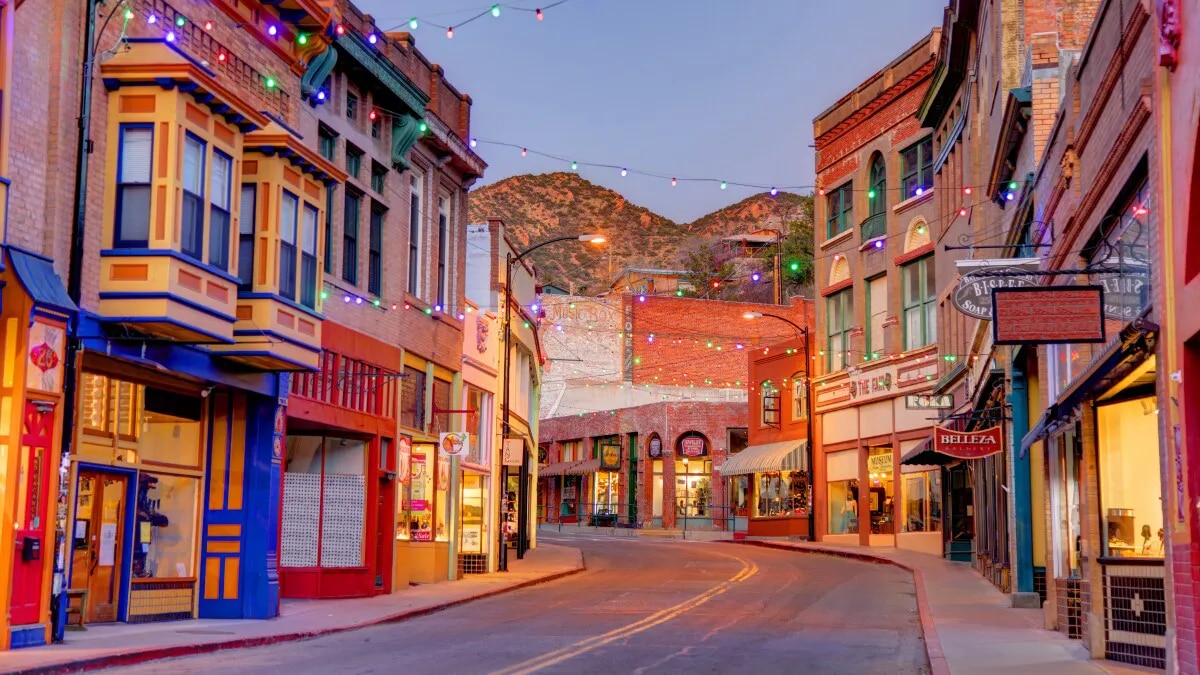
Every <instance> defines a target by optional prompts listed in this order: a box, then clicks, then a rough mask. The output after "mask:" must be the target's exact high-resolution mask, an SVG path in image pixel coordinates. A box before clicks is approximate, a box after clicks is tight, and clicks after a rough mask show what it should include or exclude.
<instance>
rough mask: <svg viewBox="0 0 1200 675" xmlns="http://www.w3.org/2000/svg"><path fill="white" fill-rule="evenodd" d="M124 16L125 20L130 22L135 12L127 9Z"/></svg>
mask: <svg viewBox="0 0 1200 675" xmlns="http://www.w3.org/2000/svg"><path fill="white" fill-rule="evenodd" d="M124 16H125V20H126V21H128V20H130V19H132V18H133V10H132V9H126V10H125V14H124Z"/></svg>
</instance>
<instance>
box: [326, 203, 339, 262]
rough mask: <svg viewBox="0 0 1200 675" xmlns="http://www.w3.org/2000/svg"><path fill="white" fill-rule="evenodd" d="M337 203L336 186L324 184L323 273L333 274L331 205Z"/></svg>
mask: <svg viewBox="0 0 1200 675" xmlns="http://www.w3.org/2000/svg"><path fill="white" fill-rule="evenodd" d="M336 203H337V186H336V185H327V186H325V264H324V268H325V274H333V206H334V204H336Z"/></svg>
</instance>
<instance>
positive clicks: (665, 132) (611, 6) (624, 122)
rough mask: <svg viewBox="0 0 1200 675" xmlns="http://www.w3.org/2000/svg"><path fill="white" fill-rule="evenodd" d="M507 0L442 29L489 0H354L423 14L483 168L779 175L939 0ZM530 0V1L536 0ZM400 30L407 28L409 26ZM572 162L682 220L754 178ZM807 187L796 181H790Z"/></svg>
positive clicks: (914, 34) (420, 40)
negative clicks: (818, 125)
mask: <svg viewBox="0 0 1200 675" xmlns="http://www.w3.org/2000/svg"><path fill="white" fill-rule="evenodd" d="M553 1H554V0H515V1H514V2H512V3H511V5H510V4H504V5H503V6H502V10H501V15H500V17H499V18H493V17H492V16H491V15H490V14H489V15H487V16H484V17H482V18H479V19H477V20H475V21H474V22H473V23H470V24H468V25H466V26H462V27H461V28H458V29H456V30H455V32H454V39H452V40H450V39H447V38H446V33H445V30H444V29H441V28H437V27H435V26H433V25H431V24H432V23H437V24H441V25H447V24H454V23H459V22H461V21H463V20H465V19H467V18H469V17H471V16H472V15H474V14H477V13H479V12H480V11H482V10H486V9H487V8H488V7H489V6H490V4H491V0H405V1H403V2H397V0H357V4H358V5H359V7H360V8H361V9H362V11H364V12H366V13H370V14H372V15H373V16H374V17H375V21H376V24H377V25H378V26H379V27H380V28H382V29H388V28H392V27H394V26H396V25H398V24H402V23H403V24H407V21H408V19H409V17H411V16H414V15H415V16H417V17H421V18H425V19H426V21H425V22H423V23H422V25H421V26H419V27H418V29H417V30H416V31H413V33H414V34H415V35H416V39H417V47H418V48H419V49H420V50H421V51H422V52H423V53H424V54H425V55H426V57H427V58H428V59H429V60H430V61H432V62H434V63H438V64H440V65H441V66H442V67H443V68H444V69H445V71H446V76H447V78H448V79H449V81H450V82H451V83H453V84H454V86H456V87H457V88H458V89H459V90H460V91H463V92H466V93H468V94H470V95H471V98H472V99H474V102H475V103H474V107H473V112H472V135H474V136H475V137H477V138H479V139H480V141H481V142H480V143H479V145H478V147H477V148H476V149H475V151H476V152H478V153H479V154H480V155H481V156H482V157H483V158H484V160H486V161H487V162H488V164H489V168H488V170H487V175H486V176H485V177H484V179H483V181H481V182H480V183H477V184H476V186H479V185H482V184H484V183H490V182H495V181H498V180H500V179H503V178H506V177H508V176H512V175H516V174H521V173H541V172H549V171H561V170H569V169H570V165H569V164H568V163H565V162H559V161H555V160H551V159H546V158H541V157H537V156H535V155H534V154H532V153H530V154H529V155H528V156H526V157H521V153H520V150H517V149H513V148H506V147H499V146H494V145H488V144H486V143H484V142H483V141H484V140H485V139H488V140H497V141H505V142H509V143H514V144H517V145H519V146H527V147H529V148H530V149H537V150H541V151H545V152H548V153H550V154H556V155H561V156H563V157H570V158H577V159H578V160H579V161H581V162H588V161H591V162H598V163H605V164H614V165H618V166H628V167H629V168H631V169H634V168H637V169H643V170H648V171H653V172H659V173H662V174H666V175H668V176H670V175H678V176H679V177H681V178H682V177H684V176H695V177H711V178H717V179H724V180H728V181H731V182H732V181H740V182H745V183H756V184H761V185H778V186H780V187H783V186H785V185H789V186H799V185H805V186H807V185H811V184H812V182H813V151H812V148H811V147H810V145H811V144H812V119H813V117H815V116H816V115H817V114H819V113H820V112H821V111H822V110H824V109H825V108H827V107H828V106H830V105H831V104H832V103H833V102H834V101H836V100H837V99H838V98H839V97H840V96H842V95H843V94H845V93H846V92H848V91H849V90H851V89H853V88H854V87H855V86H857V85H858V84H860V83H861V82H862V81H863V80H865V79H866V78H867V77H869V76H870V75H871V74H873V73H874V72H876V71H877V70H879V69H880V68H881V67H883V66H884V65H886V64H887V63H888V62H889V61H891V60H892V59H893V58H895V57H896V56H899V54H900V53H901V52H902V51H904V50H905V49H907V48H908V47H910V46H912V45H913V44H914V43H916V42H917V40H919V39H920V38H921V37H922V36H924V35H926V34H928V33H929V31H930V30H931V29H933V28H934V27H935V26H940V25H941V22H942V8H943V6H944V4H945V0H837V1H835V0H569V1H568V2H566V3H564V4H562V5H561V6H558V7H554V8H552V9H548V10H547V11H546V12H545V19H544V20H543V21H541V22H539V21H537V20H536V19H535V17H534V15H533V14H532V13H530V12H519V11H516V10H515V9H512V8H511V7H527V8H534V7H537V6H545V5H549V4H550V3H551V2H553ZM539 3H540V4H539ZM402 30H408V29H407V26H405V27H403V28H402ZM579 172H580V174H581V175H582V176H583V177H585V178H587V179H589V180H591V181H593V182H596V183H599V184H601V185H604V186H607V187H610V188H613V189H615V190H618V191H620V192H621V193H622V194H624V195H625V196H627V197H628V198H629V199H630V200H631V201H633V202H634V203H637V204H641V205H643V206H646V207H648V208H650V209H652V210H654V211H656V212H658V213H660V214H662V215H664V216H667V217H668V218H672V219H674V220H677V221H680V222H684V221H690V220H692V219H694V218H697V217H699V216H701V215H704V214H705V213H708V212H710V211H713V210H715V209H718V208H720V207H722V206H725V205H727V204H731V203H733V202H736V201H738V200H739V199H742V198H744V197H746V196H749V195H750V194H753V193H755V192H759V191H760V190H756V189H753V188H743V187H737V186H734V185H730V186H729V188H728V189H726V190H721V189H720V188H719V187H718V185H716V184H711V183H692V184H689V183H686V182H681V183H680V184H679V186H678V187H675V188H672V187H671V185H670V181H669V180H668V179H666V178H662V179H658V178H647V177H641V176H635V175H633V174H630V175H629V176H627V177H625V178H622V177H621V176H620V174H619V172H618V171H616V170H614V169H599V168H590V167H587V166H583V165H581V166H580V167H579ZM803 191H804V192H807V190H803Z"/></svg>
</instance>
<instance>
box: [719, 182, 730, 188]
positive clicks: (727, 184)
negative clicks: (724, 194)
mask: <svg viewBox="0 0 1200 675" xmlns="http://www.w3.org/2000/svg"><path fill="white" fill-rule="evenodd" d="M727 187H729V183H726V182H725V181H721V189H722V190H724V189H725V188H727Z"/></svg>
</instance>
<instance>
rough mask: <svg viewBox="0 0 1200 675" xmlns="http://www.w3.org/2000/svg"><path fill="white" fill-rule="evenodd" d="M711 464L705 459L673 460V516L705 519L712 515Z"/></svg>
mask: <svg viewBox="0 0 1200 675" xmlns="http://www.w3.org/2000/svg"><path fill="white" fill-rule="evenodd" d="M711 476H712V462H710V461H708V460H706V459H700V458H697V459H689V458H686V457H685V458H683V459H677V460H675V514H676V515H678V516H682V517H685V518H693V517H696V518H707V517H710V516H711V515H712V514H711V513H710V509H711V507H712V478H711Z"/></svg>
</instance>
